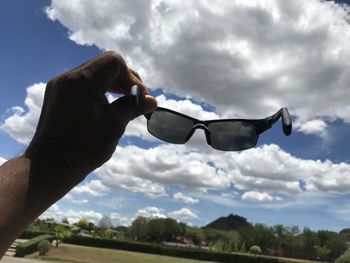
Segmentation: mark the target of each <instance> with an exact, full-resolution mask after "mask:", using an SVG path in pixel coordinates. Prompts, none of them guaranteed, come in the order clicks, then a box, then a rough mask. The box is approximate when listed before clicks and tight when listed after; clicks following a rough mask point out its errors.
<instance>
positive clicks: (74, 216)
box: [39, 204, 103, 224]
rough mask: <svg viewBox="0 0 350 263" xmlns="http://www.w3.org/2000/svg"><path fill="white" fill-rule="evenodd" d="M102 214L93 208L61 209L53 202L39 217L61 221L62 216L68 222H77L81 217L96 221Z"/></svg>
mask: <svg viewBox="0 0 350 263" xmlns="http://www.w3.org/2000/svg"><path fill="white" fill-rule="evenodd" d="M102 217H103V215H102V214H101V213H99V212H95V211H93V210H88V211H83V210H80V211H76V210H73V209H70V210H68V211H63V210H61V208H60V207H59V206H58V205H57V204H53V205H52V206H51V207H50V208H49V209H48V210H46V211H45V212H44V213H43V214H42V215H40V217H39V218H41V219H46V218H54V219H55V220H56V221H61V220H62V219H63V218H67V219H68V222H69V223H70V224H73V223H76V222H78V221H79V220H80V219H82V218H86V219H87V220H89V221H91V222H93V223H95V224H96V223H98V222H99V221H100V220H101V218H102Z"/></svg>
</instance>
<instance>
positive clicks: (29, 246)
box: [15, 235, 55, 257]
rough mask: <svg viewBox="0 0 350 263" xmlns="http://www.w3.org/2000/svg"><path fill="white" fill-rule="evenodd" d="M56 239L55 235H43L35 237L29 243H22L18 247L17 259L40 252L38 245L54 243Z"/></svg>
mask: <svg viewBox="0 0 350 263" xmlns="http://www.w3.org/2000/svg"><path fill="white" fill-rule="evenodd" d="M54 238H55V237H54V236H53V235H42V236H37V237H34V238H32V239H30V240H28V241H27V242H24V243H21V244H19V245H18V246H17V247H16V254H15V256H16V257H24V256H25V255H28V254H31V253H34V252H36V251H38V244H39V243H40V241H43V240H49V241H52V240H53V239H54Z"/></svg>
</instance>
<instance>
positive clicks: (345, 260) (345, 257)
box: [335, 250, 350, 263]
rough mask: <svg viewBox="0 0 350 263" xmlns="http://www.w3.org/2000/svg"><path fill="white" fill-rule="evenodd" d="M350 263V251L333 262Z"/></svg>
mask: <svg viewBox="0 0 350 263" xmlns="http://www.w3.org/2000/svg"><path fill="white" fill-rule="evenodd" d="M348 262H350V250H347V251H345V253H344V254H343V255H341V256H340V257H338V258H337V259H336V260H335V263H348Z"/></svg>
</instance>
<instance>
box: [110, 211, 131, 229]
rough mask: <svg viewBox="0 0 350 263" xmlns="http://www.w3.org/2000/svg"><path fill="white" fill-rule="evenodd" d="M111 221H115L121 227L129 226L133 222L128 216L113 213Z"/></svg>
mask: <svg viewBox="0 0 350 263" xmlns="http://www.w3.org/2000/svg"><path fill="white" fill-rule="evenodd" d="M110 217H111V219H112V220H113V221H115V222H116V223H118V224H119V225H124V226H127V225H130V223H131V221H130V219H129V218H128V217H126V216H122V215H120V214H119V213H115V212H114V213H112V214H111V215H110Z"/></svg>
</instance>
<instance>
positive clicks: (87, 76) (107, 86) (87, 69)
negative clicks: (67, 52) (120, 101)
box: [66, 51, 127, 92]
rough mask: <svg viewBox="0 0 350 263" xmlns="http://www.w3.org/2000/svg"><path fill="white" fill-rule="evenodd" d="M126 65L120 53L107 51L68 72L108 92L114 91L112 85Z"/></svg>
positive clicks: (92, 86)
mask: <svg viewBox="0 0 350 263" xmlns="http://www.w3.org/2000/svg"><path fill="white" fill-rule="evenodd" d="M125 67H127V66H126V63H125V61H124V59H123V58H122V57H121V56H120V55H119V54H117V53H116V52H113V51H107V52H104V53H103V54H102V55H100V56H98V57H96V58H95V59H93V60H90V61H88V62H86V63H84V64H82V65H80V66H78V67H77V68H74V69H73V70H71V71H69V72H67V73H66V74H68V75H70V76H72V77H73V78H74V79H76V80H78V81H79V80H83V81H84V84H85V85H88V86H89V87H90V88H93V89H97V90H100V91H102V92H106V91H112V90H111V89H112V87H113V86H114V85H115V82H116V80H117V79H118V77H119V75H120V74H121V73H122V71H123V68H125Z"/></svg>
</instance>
